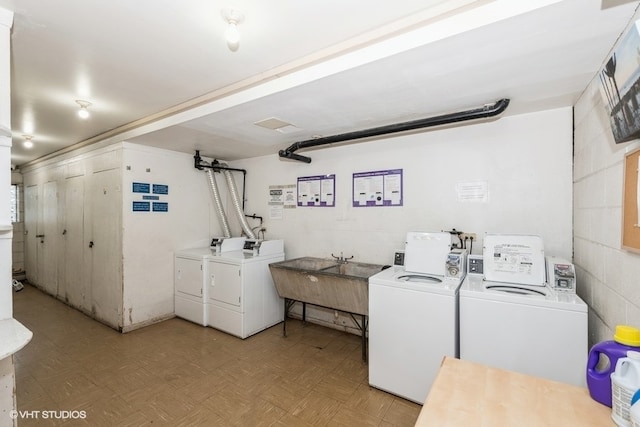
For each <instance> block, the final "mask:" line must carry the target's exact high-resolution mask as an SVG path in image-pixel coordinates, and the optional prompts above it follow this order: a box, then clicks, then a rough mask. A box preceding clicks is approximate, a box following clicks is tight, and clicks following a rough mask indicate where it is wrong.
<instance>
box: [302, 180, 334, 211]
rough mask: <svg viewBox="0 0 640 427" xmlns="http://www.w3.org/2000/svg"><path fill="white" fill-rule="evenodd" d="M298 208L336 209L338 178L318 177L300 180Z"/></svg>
mask: <svg viewBox="0 0 640 427" xmlns="http://www.w3.org/2000/svg"><path fill="white" fill-rule="evenodd" d="M297 188H298V206H301V207H304V206H307V207H310V206H318V207H334V206H335V205H336V199H335V192H336V176H335V175H316V176H303V177H299V178H298V185H297Z"/></svg>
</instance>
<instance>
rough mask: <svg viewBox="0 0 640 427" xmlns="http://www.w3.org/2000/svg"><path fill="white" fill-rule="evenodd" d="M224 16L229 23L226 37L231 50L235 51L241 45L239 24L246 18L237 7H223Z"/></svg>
mask: <svg viewBox="0 0 640 427" xmlns="http://www.w3.org/2000/svg"><path fill="white" fill-rule="evenodd" d="M221 13H222V18H223V19H224V20H225V22H226V23H227V24H228V27H227V30H226V31H225V33H224V37H225V38H226V39H227V46H228V47H229V50H231V51H233V52H235V51H236V50H238V48H239V47H240V31H238V24H240V23H241V22H242V21H243V20H244V15H243V14H242V12H239V11H237V10H235V9H222V12H221Z"/></svg>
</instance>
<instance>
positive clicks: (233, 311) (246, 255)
mask: <svg viewBox="0 0 640 427" xmlns="http://www.w3.org/2000/svg"><path fill="white" fill-rule="evenodd" d="M279 261H284V247H283V242H282V240H270V241H265V242H262V244H261V245H260V248H259V249H258V248H255V247H253V246H252V247H251V250H249V251H247V250H239V251H230V252H224V253H220V254H217V255H216V256H214V257H212V258H210V259H209V260H208V264H209V266H208V274H209V280H208V285H209V290H208V295H207V306H208V325H209V326H211V327H213V328H216V329H219V330H221V331H224V332H227V333H229V334H232V335H235V336H237V337H240V338H243V339H244V338H246V337H248V336H250V335H253V334H255V333H257V332H260V331H262V330H264V329H266V328H268V327H271V326H273V325H275V324H277V323H280V322H282V320H283V319H284V300H283V299H282V298H280V296H279V295H278V292H277V291H276V287H275V285H274V284H273V279H272V277H271V272H270V271H269V264H271V263H272V262H279Z"/></svg>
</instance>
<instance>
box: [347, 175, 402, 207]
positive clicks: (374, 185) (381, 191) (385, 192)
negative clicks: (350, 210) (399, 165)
mask: <svg viewBox="0 0 640 427" xmlns="http://www.w3.org/2000/svg"><path fill="white" fill-rule="evenodd" d="M372 206H402V169H391V170H383V171H373V172H359V173H354V174H353V207H372Z"/></svg>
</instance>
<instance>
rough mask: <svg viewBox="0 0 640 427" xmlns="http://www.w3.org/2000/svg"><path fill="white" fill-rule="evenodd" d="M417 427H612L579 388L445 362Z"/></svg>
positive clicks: (603, 409) (463, 362)
mask: <svg viewBox="0 0 640 427" xmlns="http://www.w3.org/2000/svg"><path fill="white" fill-rule="evenodd" d="M416 426H420V427H422V426H438V427H443V426H456V427H458V426H459V427H468V426H474V427H480V426H486V427H499V426H518V427H526V426H531V427H540V426H598V427H603V426H604V427H607V426H615V423H614V422H613V420H612V419H611V408H609V407H607V406H605V405H602V404H600V403H598V402H596V401H595V400H593V399H591V397H590V396H589V391H588V390H587V389H586V388H583V387H577V386H574V385H569V384H564V383H560V382H556V381H550V380H547V379H544V378H538V377H533V376H530V375H524V374H520V373H517V372H512V371H505V370H502V369H497V368H492V367H489V366H485V365H481V364H478V363H473V362H469V361H466V360H459V359H454V358H451V357H445V358H444V360H443V362H442V366H441V367H440V371H439V372H438V376H437V377H436V380H435V381H434V383H433V386H432V387H431V390H430V392H429V395H428V396H427V399H426V400H425V403H424V406H423V408H422V411H421V412H420V415H419V417H418V420H417V422H416Z"/></svg>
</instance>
